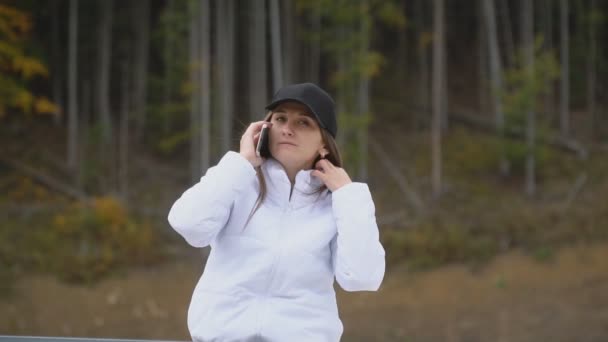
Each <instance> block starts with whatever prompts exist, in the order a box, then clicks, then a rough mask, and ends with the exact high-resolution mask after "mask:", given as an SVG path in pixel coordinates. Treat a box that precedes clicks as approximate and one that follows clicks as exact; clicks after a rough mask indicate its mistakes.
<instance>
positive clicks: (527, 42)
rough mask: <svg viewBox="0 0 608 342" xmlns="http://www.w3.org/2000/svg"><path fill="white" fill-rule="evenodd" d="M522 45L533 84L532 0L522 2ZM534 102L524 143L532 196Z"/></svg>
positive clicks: (529, 112)
mask: <svg viewBox="0 0 608 342" xmlns="http://www.w3.org/2000/svg"><path fill="white" fill-rule="evenodd" d="M521 9H522V13H521V14H522V21H523V23H522V40H521V41H522V45H523V46H524V53H525V65H526V69H527V71H528V78H529V79H528V82H534V0H522V1H521ZM534 103H535V100H534V99H532V101H531V105H530V108H529V109H528V113H527V123H526V141H527V145H528V153H527V157H526V194H527V195H528V196H534V194H535V193H536V160H535V158H534V151H535V149H536V146H535V145H536V130H535V126H536V117H535V115H536V114H535V111H534Z"/></svg>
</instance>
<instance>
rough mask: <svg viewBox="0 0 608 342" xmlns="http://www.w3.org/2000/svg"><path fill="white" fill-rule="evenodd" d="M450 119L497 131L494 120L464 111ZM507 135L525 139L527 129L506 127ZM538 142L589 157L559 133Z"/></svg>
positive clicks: (419, 108) (581, 147) (420, 108)
mask: <svg viewBox="0 0 608 342" xmlns="http://www.w3.org/2000/svg"><path fill="white" fill-rule="evenodd" d="M410 108H411V110H426V109H425V108H422V107H410ZM448 116H449V117H450V120H452V122H455V123H460V124H463V125H466V126H469V127H471V128H475V129H478V130H481V131H485V132H491V133H497V131H496V125H495V124H494V122H492V121H490V120H487V119H484V118H482V117H479V116H477V115H474V114H469V113H463V112H450V113H449V114H448ZM505 129H506V131H505V137H507V138H511V139H524V137H525V131H524V130H523V129H520V128H516V127H505ZM538 142H539V143H541V144H547V145H549V146H553V147H556V148H560V149H563V150H566V151H568V152H574V153H576V154H577V155H578V156H579V158H581V159H587V157H588V155H589V153H588V151H587V149H586V148H585V147H584V146H583V145H582V144H581V143H579V142H578V141H576V140H574V139H568V138H565V137H562V136H559V135H553V136H548V137H542V136H539V137H538Z"/></svg>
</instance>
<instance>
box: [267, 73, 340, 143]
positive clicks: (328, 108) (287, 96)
mask: <svg viewBox="0 0 608 342" xmlns="http://www.w3.org/2000/svg"><path fill="white" fill-rule="evenodd" d="M287 101H296V102H300V103H301V104H303V105H305V106H306V107H308V109H309V110H310V112H311V113H312V114H314V116H315V117H316V118H317V121H319V124H320V126H321V127H322V128H324V129H325V130H326V131H328V132H329V134H331V136H332V137H334V138H335V137H336V133H337V132H338V123H337V121H336V111H335V103H334V100H333V99H332V98H331V96H329V94H328V93H327V92H326V91H325V90H323V89H321V88H320V87H319V86H317V85H316V84H314V83H298V84H290V85H287V86H284V87H282V88H281V89H279V90H277V92H276V93H275V94H274V96H273V97H272V101H271V102H270V104H268V105H267V106H266V109H267V110H273V109H274V108H276V107H277V106H278V105H280V104H281V103H283V102H287Z"/></svg>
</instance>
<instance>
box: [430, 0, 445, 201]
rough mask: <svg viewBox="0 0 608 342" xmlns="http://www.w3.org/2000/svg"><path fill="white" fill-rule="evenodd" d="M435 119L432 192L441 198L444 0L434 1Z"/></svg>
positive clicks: (433, 123) (432, 148)
mask: <svg viewBox="0 0 608 342" xmlns="http://www.w3.org/2000/svg"><path fill="white" fill-rule="evenodd" d="M433 5H434V10H433V32H434V34H433V117H432V125H431V157H432V177H431V182H432V183H431V184H432V189H433V190H432V191H433V198H435V199H437V198H439V197H440V195H441V192H442V189H441V188H442V186H441V118H442V117H444V114H443V111H444V110H445V107H444V105H443V101H444V96H445V94H444V77H445V75H444V73H445V71H444V66H445V58H444V51H445V43H444V39H445V38H444V37H445V32H444V10H445V9H444V0H434V1H433Z"/></svg>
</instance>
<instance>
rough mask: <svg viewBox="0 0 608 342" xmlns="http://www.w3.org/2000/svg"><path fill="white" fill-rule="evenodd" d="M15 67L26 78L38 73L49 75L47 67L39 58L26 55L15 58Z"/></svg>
mask: <svg viewBox="0 0 608 342" xmlns="http://www.w3.org/2000/svg"><path fill="white" fill-rule="evenodd" d="M13 69H14V70H15V71H17V72H20V73H21V75H22V76H23V78H25V79H26V80H27V79H30V78H32V77H33V76H36V75H40V76H48V71H47V70H46V67H45V66H44V65H43V64H42V63H41V62H40V61H39V60H37V59H34V58H30V57H25V56H21V57H17V58H15V59H13Z"/></svg>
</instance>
